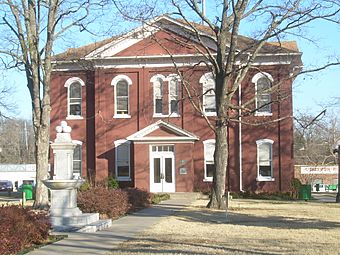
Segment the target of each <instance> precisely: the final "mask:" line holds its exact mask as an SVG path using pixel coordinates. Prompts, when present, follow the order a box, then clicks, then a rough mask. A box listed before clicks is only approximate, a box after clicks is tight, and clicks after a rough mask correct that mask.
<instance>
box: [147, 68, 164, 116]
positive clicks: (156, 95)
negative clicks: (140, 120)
mask: <svg viewBox="0 0 340 255" xmlns="http://www.w3.org/2000/svg"><path fill="white" fill-rule="evenodd" d="M150 81H151V83H152V85H153V105H154V107H153V109H154V111H153V113H154V114H153V115H154V116H162V115H163V113H164V109H163V108H164V107H163V106H164V103H163V100H164V91H163V85H164V81H165V77H164V76H163V75H161V74H157V75H155V76H153V77H152V78H151V79H150Z"/></svg>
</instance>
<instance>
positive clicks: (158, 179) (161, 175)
mask: <svg viewBox="0 0 340 255" xmlns="http://www.w3.org/2000/svg"><path fill="white" fill-rule="evenodd" d="M150 155H151V156H150V192H175V156H174V146H173V145H152V146H151V153H150Z"/></svg>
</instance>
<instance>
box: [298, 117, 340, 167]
mask: <svg viewBox="0 0 340 255" xmlns="http://www.w3.org/2000/svg"><path fill="white" fill-rule="evenodd" d="M323 112H325V111H323ZM339 139H340V125H339V116H337V115H336V114H335V113H332V112H329V113H327V115H325V116H323V115H322V116H321V115H320V114H319V115H318V116H312V115H310V114H307V113H300V114H299V115H298V116H296V117H295V125H294V141H295V144H294V154H295V162H296V164H299V165H329V164H332V165H334V164H336V155H335V153H334V152H333V146H334V144H335V143H336V142H337V141H338V140H339Z"/></svg>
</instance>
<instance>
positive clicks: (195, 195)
mask: <svg viewBox="0 0 340 255" xmlns="http://www.w3.org/2000/svg"><path fill="white" fill-rule="evenodd" d="M169 195H170V197H171V199H190V198H193V199H198V198H200V197H201V193H199V192H174V193H169Z"/></svg>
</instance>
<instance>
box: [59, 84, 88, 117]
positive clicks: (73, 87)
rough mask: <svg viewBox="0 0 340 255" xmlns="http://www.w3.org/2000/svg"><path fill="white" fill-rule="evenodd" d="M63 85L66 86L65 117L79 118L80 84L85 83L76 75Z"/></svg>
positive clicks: (80, 113) (80, 114)
mask: <svg viewBox="0 0 340 255" xmlns="http://www.w3.org/2000/svg"><path fill="white" fill-rule="evenodd" d="M64 86H65V87H66V88H67V118H68V119H72V118H81V116H82V107H81V103H82V86H85V83H84V82H83V81H82V80H81V79H80V78H78V77H72V78H70V79H68V80H67V81H66V82H65V85H64Z"/></svg>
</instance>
